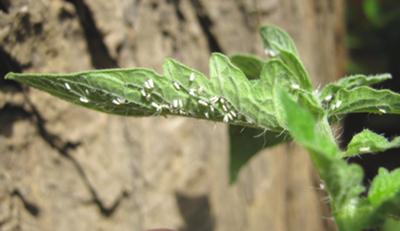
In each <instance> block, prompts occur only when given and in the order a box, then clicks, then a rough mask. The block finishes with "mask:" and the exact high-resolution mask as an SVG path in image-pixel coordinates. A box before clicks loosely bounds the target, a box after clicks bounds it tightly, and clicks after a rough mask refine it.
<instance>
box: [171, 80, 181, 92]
mask: <svg viewBox="0 0 400 231" xmlns="http://www.w3.org/2000/svg"><path fill="white" fill-rule="evenodd" d="M172 84H173V85H174V87H175V89H176V90H180V89H181V85H180V84H179V83H178V82H176V81H174V82H173V83H172Z"/></svg>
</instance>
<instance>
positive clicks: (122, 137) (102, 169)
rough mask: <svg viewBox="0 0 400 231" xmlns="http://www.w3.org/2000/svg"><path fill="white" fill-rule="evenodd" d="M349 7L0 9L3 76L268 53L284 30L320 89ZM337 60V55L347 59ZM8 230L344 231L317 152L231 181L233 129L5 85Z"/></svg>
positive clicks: (11, 4) (88, 0)
mask: <svg viewBox="0 0 400 231" xmlns="http://www.w3.org/2000/svg"><path fill="white" fill-rule="evenodd" d="M342 5H343V3H342V1H331V0H319V1H316V0H304V1H296V0H280V1H279V0H265V1H261V0H229V1H215V0H165V1H161V0H158V1H157V0H146V1H144V0H123V1H119V0H41V1H29V0H12V1H11V0H0V76H4V74H5V73H6V72H8V71H26V72H27V71H30V72H72V71H80V70H87V69H94V68H111V67H133V66H144V67H149V68H154V69H156V70H158V71H161V65H162V62H163V60H164V59H165V58H166V57H174V58H176V59H178V60H180V61H182V62H183V63H185V64H187V65H189V66H192V67H195V68H197V69H199V70H201V71H203V72H206V73H207V71H208V57H209V55H210V52H213V51H219V52H224V53H227V54H233V53H238V52H246V53H255V54H258V55H263V50H262V48H261V42H260V39H259V38H258V33H257V29H258V27H259V26H260V25H262V24H264V23H268V24H276V25H278V26H281V27H283V28H284V29H286V30H288V32H289V33H290V34H291V35H292V36H293V37H294V39H295V41H296V44H297V45H298V48H299V51H300V54H301V56H302V58H303V60H304V62H305V65H306V67H307V69H308V70H309V72H310V74H311V76H312V78H313V81H314V84H315V86H319V85H321V84H323V83H325V82H327V81H331V80H333V79H335V78H336V77H337V75H338V72H339V71H340V65H341V60H342V58H343V57H342V55H343V52H341V51H342V47H343V44H342V40H343V35H342V33H343V30H342V28H343V22H342V20H343V17H342V16H343V15H342V11H343V10H342V8H343V6H342ZM339 51H340V52H339ZM0 124H1V126H0V230H56V231H64V230H77V231H81V230H82V231H83V230H110V231H113V230H118V231H122V230H145V229H150V228H160V227H166V228H174V229H177V230H188V231H189V230H190V231H196V230H198V231H200V230H201V231H211V230H212V231H214V230H215V231H225V230H232V231H236V230H237V231H242V230H251V231H258V230H259V231H262V230H263V231H264V230H271V231H294V230H299V229H301V230H307V231H322V230H334V229H335V227H334V226H333V225H332V222H331V219H330V218H329V217H328V216H329V215H328V214H329V213H327V212H326V205H324V203H323V202H322V201H321V199H320V198H321V197H320V196H319V192H318V191H317V189H316V187H317V185H319V182H318V180H316V177H315V173H314V170H313V168H312V166H311V164H310V161H309V158H308V155H307V154H306V153H305V151H303V150H302V149H300V148H298V147H296V146H294V145H293V144H290V145H279V146H277V147H275V148H273V149H268V150H264V151H262V152H261V153H260V154H259V155H258V156H256V157H255V158H253V159H252V160H251V161H250V163H249V164H248V165H247V166H246V167H245V168H244V169H243V170H242V172H241V174H240V176H239V180H238V182H237V183H236V184H235V185H232V186H230V185H229V184H228V145H227V142H228V138H227V129H226V126H225V125H223V124H213V123H209V122H204V121H195V120H191V119H183V118H179V117H173V118H168V119H164V118H124V117H118V116H110V115H105V114H101V113H98V112H93V111H89V110H86V109H83V108H80V107H77V106H74V105H71V104H68V103H65V102H63V101H61V100H58V99H56V98H53V97H51V96H49V95H47V94H45V93H42V92H39V91H37V90H34V89H32V88H27V87H25V86H21V85H19V84H16V83H14V82H10V81H4V80H3V78H0Z"/></svg>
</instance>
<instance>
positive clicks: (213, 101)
mask: <svg viewBox="0 0 400 231" xmlns="http://www.w3.org/2000/svg"><path fill="white" fill-rule="evenodd" d="M218 100H219V97H218V96H213V97H211V98H210V101H211V103H212V104H215V103H217V102H218Z"/></svg>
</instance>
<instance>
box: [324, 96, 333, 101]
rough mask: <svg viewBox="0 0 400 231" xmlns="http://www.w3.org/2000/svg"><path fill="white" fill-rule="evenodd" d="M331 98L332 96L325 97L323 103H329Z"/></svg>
mask: <svg viewBox="0 0 400 231" xmlns="http://www.w3.org/2000/svg"><path fill="white" fill-rule="evenodd" d="M332 97H333V96H332V95H327V96H325V98H324V101H326V102H329V101H331V99H332Z"/></svg>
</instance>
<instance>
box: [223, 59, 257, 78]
mask: <svg viewBox="0 0 400 231" xmlns="http://www.w3.org/2000/svg"><path fill="white" fill-rule="evenodd" d="M230 59H231V61H232V63H233V64H234V65H235V66H237V67H239V68H240V70H242V71H243V73H244V74H245V75H246V76H247V78H248V79H258V78H260V72H261V69H262V66H263V65H264V61H263V60H261V59H260V58H258V57H257V56H254V55H245V54H236V55H233V56H231V57H230Z"/></svg>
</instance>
